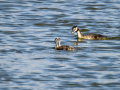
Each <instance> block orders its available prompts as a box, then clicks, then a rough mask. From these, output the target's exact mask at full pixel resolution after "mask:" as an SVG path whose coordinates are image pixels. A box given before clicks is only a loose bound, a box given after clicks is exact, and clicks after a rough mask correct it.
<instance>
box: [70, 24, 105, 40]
mask: <svg viewBox="0 0 120 90" xmlns="http://www.w3.org/2000/svg"><path fill="white" fill-rule="evenodd" d="M74 32H77V35H78V38H83V39H97V40H101V39H107V37H106V36H103V35H100V34H94V33H91V34H88V35H82V34H81V32H80V30H79V28H78V27H77V26H73V27H72V32H71V33H74Z"/></svg>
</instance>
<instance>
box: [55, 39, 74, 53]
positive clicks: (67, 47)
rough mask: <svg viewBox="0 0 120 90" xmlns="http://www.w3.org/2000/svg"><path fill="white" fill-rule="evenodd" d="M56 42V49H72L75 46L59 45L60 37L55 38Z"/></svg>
mask: <svg viewBox="0 0 120 90" xmlns="http://www.w3.org/2000/svg"><path fill="white" fill-rule="evenodd" d="M55 42H56V47H55V49H56V50H67V51H74V50H75V48H73V47H70V46H69V45H60V38H55Z"/></svg>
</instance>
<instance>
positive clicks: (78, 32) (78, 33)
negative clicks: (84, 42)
mask: <svg viewBox="0 0 120 90" xmlns="http://www.w3.org/2000/svg"><path fill="white" fill-rule="evenodd" d="M77 35H78V38H82V37H83V35H82V34H81V32H80V30H78V31H77Z"/></svg>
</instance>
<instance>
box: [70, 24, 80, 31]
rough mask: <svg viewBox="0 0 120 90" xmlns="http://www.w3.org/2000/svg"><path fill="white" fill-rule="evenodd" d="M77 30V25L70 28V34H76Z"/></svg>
mask: <svg viewBox="0 0 120 90" xmlns="http://www.w3.org/2000/svg"><path fill="white" fill-rule="evenodd" d="M78 30H79V28H78V27H77V25H75V26H73V27H72V32H71V33H74V32H77V31H78Z"/></svg>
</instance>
